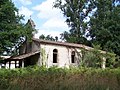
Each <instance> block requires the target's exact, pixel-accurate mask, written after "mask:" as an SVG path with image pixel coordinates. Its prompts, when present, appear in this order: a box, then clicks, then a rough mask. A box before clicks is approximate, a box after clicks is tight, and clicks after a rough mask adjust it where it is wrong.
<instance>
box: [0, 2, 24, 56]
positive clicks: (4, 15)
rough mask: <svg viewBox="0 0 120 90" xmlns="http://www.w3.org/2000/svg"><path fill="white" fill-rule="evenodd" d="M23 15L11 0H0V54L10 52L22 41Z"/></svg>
mask: <svg viewBox="0 0 120 90" xmlns="http://www.w3.org/2000/svg"><path fill="white" fill-rule="evenodd" d="M21 20H23V16H20V15H19V14H18V9H17V8H16V7H15V6H14V4H13V3H12V1H11V0H0V55H2V54H12V52H13V50H14V49H16V48H18V47H19V45H20V44H21V42H23V41H24V37H25V35H26V34H25V33H26V32H25V27H24V24H22V22H21Z"/></svg>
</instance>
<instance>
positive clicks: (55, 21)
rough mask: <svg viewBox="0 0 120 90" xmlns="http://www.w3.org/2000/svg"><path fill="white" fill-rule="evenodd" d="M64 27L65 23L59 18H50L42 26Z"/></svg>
mask: <svg viewBox="0 0 120 90" xmlns="http://www.w3.org/2000/svg"><path fill="white" fill-rule="evenodd" d="M66 26H67V25H66V24H65V22H64V21H63V20H62V19H60V18H51V19H49V20H47V21H46V22H45V23H44V24H43V27H47V28H65V27H66Z"/></svg>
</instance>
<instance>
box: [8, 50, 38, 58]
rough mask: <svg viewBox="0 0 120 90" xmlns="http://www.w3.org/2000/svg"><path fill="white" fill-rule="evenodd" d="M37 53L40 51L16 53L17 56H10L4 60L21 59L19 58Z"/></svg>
mask: <svg viewBox="0 0 120 90" xmlns="http://www.w3.org/2000/svg"><path fill="white" fill-rule="evenodd" d="M38 53H40V51H36V52H31V53H27V54H23V55H18V56H12V57H10V58H7V59H6V60H21V59H25V58H27V57H30V56H33V55H36V54H38Z"/></svg>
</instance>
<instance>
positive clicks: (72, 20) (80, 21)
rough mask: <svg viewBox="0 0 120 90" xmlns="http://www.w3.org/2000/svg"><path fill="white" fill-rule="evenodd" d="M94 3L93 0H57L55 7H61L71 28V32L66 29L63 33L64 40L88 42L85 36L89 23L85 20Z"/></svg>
mask: <svg viewBox="0 0 120 90" xmlns="http://www.w3.org/2000/svg"><path fill="white" fill-rule="evenodd" d="M92 4H93V1H92V0H65V3H62V0H56V2H55V5H54V7H56V8H59V9H61V11H62V12H63V14H64V16H65V17H66V22H67V24H68V26H69V27H70V28H71V29H70V31H69V32H66V31H65V32H63V33H62V34H61V36H62V39H63V40H64V39H65V40H66V41H67V42H74V43H84V44H88V42H87V39H86V37H85V33H86V30H87V29H86V26H87V24H86V23H85V22H84V20H85V19H86V18H87V17H88V15H89V13H91V11H92V9H93V8H94V5H92Z"/></svg>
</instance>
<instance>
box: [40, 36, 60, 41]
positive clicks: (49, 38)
mask: <svg viewBox="0 0 120 90" xmlns="http://www.w3.org/2000/svg"><path fill="white" fill-rule="evenodd" d="M39 39H43V40H50V41H58V37H57V36H55V38H54V37H53V36H51V35H47V36H45V35H43V34H42V35H40V37H39Z"/></svg>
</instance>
